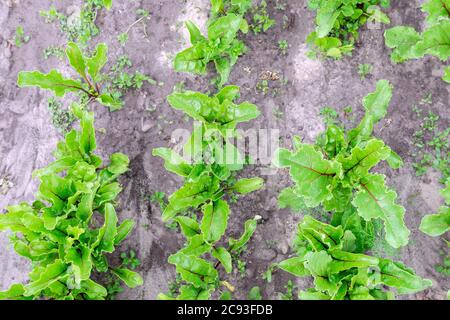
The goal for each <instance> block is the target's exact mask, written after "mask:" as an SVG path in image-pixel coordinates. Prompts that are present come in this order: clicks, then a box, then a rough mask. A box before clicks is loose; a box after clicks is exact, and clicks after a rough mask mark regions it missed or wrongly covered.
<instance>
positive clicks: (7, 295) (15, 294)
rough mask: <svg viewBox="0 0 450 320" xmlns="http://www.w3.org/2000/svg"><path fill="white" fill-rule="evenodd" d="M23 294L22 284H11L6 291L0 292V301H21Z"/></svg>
mask: <svg viewBox="0 0 450 320" xmlns="http://www.w3.org/2000/svg"><path fill="white" fill-rule="evenodd" d="M24 293H25V289H24V287H23V285H22V284H13V285H12V286H11V287H9V289H8V290H6V291H1V292H0V300H22V299H24V297H23V294H24Z"/></svg>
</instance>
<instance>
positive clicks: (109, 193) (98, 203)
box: [0, 106, 143, 300]
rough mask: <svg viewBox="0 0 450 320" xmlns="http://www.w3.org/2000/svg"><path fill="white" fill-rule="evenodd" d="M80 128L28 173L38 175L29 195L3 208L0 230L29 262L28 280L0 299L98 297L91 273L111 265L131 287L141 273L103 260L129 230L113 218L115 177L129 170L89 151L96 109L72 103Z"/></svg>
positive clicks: (124, 160)
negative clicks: (30, 197)
mask: <svg viewBox="0 0 450 320" xmlns="http://www.w3.org/2000/svg"><path fill="white" fill-rule="evenodd" d="M73 113H74V114H75V115H76V116H77V117H78V118H79V119H80V123H81V130H80V131H76V130H72V131H70V132H69V133H68V134H67V135H66V137H65V140H64V141H61V142H60V143H59V144H58V146H57V149H56V151H55V152H54V156H55V158H56V160H55V161H54V162H53V163H51V164H50V165H48V166H47V167H45V168H42V169H39V170H37V171H35V172H34V176H36V177H38V178H39V180H40V185H39V189H38V193H37V196H36V199H35V201H34V202H33V203H32V204H28V203H21V204H18V205H14V206H9V207H7V208H6V210H7V213H6V214H2V215H0V230H2V231H3V230H7V229H9V230H11V231H12V232H13V235H12V237H11V239H10V241H11V243H12V245H13V247H14V250H15V251H16V252H17V253H18V254H19V255H21V256H23V257H25V258H27V259H29V260H30V261H32V263H33V269H32V271H31V272H30V274H29V282H28V283H27V284H14V285H12V286H11V287H10V288H9V290H7V291H4V292H1V293H0V299H38V298H41V297H44V298H47V299H65V300H74V299H76V300H79V299H104V298H105V297H106V295H107V290H106V288H105V287H103V286H102V285H101V284H99V283H97V282H95V281H94V280H93V275H94V272H108V271H110V272H112V273H113V274H114V275H115V276H116V277H117V278H118V279H120V280H122V281H123V282H124V283H125V284H126V285H128V286H129V287H131V288H134V287H136V286H139V285H141V284H142V282H143V281H142V278H141V277H140V275H139V274H137V273H135V272H133V271H131V270H129V269H127V268H113V267H111V266H109V263H108V260H107V258H106V255H107V254H109V253H113V252H114V250H115V248H116V246H118V245H119V244H120V243H121V242H122V241H123V240H124V239H125V238H126V237H127V235H128V234H129V233H130V231H131V230H132V228H133V226H134V222H133V221H132V220H124V221H123V222H122V223H121V224H118V217H117V214H116V211H115V209H114V204H115V199H116V197H117V195H118V194H119V193H120V191H121V187H120V184H119V183H118V182H117V178H118V177H119V176H120V175H121V174H123V173H124V172H126V171H127V170H128V163H129V160H128V157H127V156H126V155H124V154H121V153H115V154H112V155H111V156H110V163H109V165H107V166H105V167H103V168H102V167H101V166H102V160H101V158H99V157H98V156H97V155H95V154H94V151H95V150H96V139H95V129H94V116H93V114H92V113H89V112H86V111H84V110H83V109H81V108H80V107H78V106H76V107H74V109H73Z"/></svg>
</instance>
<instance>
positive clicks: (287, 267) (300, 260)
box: [277, 257, 311, 277]
mask: <svg viewBox="0 0 450 320" xmlns="http://www.w3.org/2000/svg"><path fill="white" fill-rule="evenodd" d="M277 266H278V267H279V268H280V269H281V270H284V271H286V272H289V273H290V274H293V275H294V276H296V277H306V276H308V275H310V274H311V273H310V272H309V271H308V269H306V268H305V258H304V257H293V258H290V259H287V260H284V261H281V262H280V263H278V264H277Z"/></svg>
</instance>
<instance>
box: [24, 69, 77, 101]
mask: <svg viewBox="0 0 450 320" xmlns="http://www.w3.org/2000/svg"><path fill="white" fill-rule="evenodd" d="M17 85H18V86H19V87H21V88H23V87H39V88H41V89H46V90H51V91H53V92H54V93H55V95H56V96H57V97H64V95H65V94H66V93H67V92H78V91H80V90H81V89H82V86H81V82H80V81H76V80H72V79H65V78H64V77H63V76H62V74H61V73H59V72H58V71H56V70H51V71H50V72H49V73H48V74H43V73H41V72H39V71H31V72H28V71H21V72H19V75H18V79H17Z"/></svg>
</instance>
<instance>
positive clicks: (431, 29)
mask: <svg viewBox="0 0 450 320" xmlns="http://www.w3.org/2000/svg"><path fill="white" fill-rule="evenodd" d="M422 11H423V12H425V13H426V14H427V18H426V28H425V30H424V31H423V32H422V33H420V32H417V31H416V30H415V29H414V28H413V27H409V26H397V27H394V28H391V29H389V30H386V32H385V34H384V37H385V40H386V46H388V47H389V48H391V49H393V50H392V53H391V60H392V61H393V62H394V63H402V62H404V61H406V60H410V59H420V58H423V57H424V56H426V55H431V56H435V57H437V58H439V59H440V60H441V61H444V62H445V61H448V59H449V57H450V0H428V1H426V2H425V3H424V4H423V5H422ZM443 80H444V81H446V82H448V83H450V66H447V67H446V68H445V70H444V75H443Z"/></svg>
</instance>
